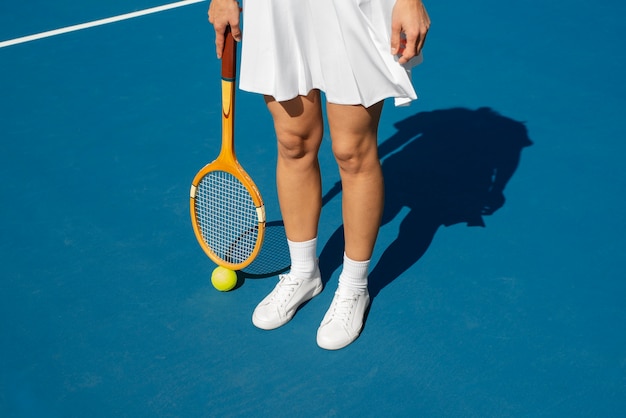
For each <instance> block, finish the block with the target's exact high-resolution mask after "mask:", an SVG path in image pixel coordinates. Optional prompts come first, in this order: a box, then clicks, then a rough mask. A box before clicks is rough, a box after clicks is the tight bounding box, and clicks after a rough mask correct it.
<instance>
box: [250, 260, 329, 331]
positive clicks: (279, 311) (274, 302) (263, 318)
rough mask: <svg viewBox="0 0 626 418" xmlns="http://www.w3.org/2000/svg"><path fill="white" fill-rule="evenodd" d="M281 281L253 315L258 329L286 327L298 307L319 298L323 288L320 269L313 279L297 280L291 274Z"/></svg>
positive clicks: (280, 277) (284, 276)
mask: <svg viewBox="0 0 626 418" xmlns="http://www.w3.org/2000/svg"><path fill="white" fill-rule="evenodd" d="M279 279H280V281H279V282H278V284H277V285H276V287H275V288H274V290H272V292H271V293H270V294H269V295H267V296H266V297H265V299H263V300H262V301H261V303H259V304H258V305H257V307H256V309H255V310H254V313H253V314H252V323H253V324H254V325H255V326H257V327H258V328H261V329H266V330H270V329H275V328H278V327H280V326H283V325H285V324H286V323H287V322H289V321H290V320H291V318H293V316H294V314H295V313H296V310H298V307H299V306H300V305H302V304H303V303H304V302H306V301H308V300H310V299H311V298H313V297H314V296H317V295H318V294H319V293H320V292H321V291H322V287H323V285H322V278H321V274H320V271H319V268H318V269H317V272H316V274H315V277H314V278H313V279H308V280H306V279H297V278H295V277H292V276H290V275H289V274H282V275H280V276H279Z"/></svg>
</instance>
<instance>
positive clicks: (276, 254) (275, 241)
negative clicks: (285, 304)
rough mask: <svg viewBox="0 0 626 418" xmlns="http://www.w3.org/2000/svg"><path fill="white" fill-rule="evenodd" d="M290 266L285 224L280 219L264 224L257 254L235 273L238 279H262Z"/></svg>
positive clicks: (284, 270) (283, 271)
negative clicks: (262, 236)
mask: <svg viewBox="0 0 626 418" xmlns="http://www.w3.org/2000/svg"><path fill="white" fill-rule="evenodd" d="M290 266H291V261H290V259H289V247H288V245H287V235H286V234H285V225H284V224H283V221H282V220H278V221H271V222H267V223H266V224H265V238H264V239H263V245H262V247H261V251H260V252H259V255H258V256H257V257H256V258H255V259H254V261H253V262H252V263H250V265H248V266H247V267H245V268H243V269H242V270H241V271H238V272H237V274H238V276H239V279H240V280H244V279H246V278H251V279H264V278H267V277H272V276H276V275H278V274H282V273H285V272H286V271H287V270H289V267H290Z"/></svg>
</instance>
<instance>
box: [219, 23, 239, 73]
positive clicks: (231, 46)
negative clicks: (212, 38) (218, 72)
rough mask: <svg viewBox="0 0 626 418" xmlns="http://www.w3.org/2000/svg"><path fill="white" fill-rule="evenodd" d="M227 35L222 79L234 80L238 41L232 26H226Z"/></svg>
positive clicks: (223, 55)
mask: <svg viewBox="0 0 626 418" xmlns="http://www.w3.org/2000/svg"><path fill="white" fill-rule="evenodd" d="M225 36H226V38H225V39H224V52H223V54H222V79H224V80H228V81H234V80H235V78H236V69H237V43H236V42H235V38H233V34H232V33H231V32H230V26H228V27H227V28H226V33H225Z"/></svg>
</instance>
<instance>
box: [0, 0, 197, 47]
mask: <svg viewBox="0 0 626 418" xmlns="http://www.w3.org/2000/svg"><path fill="white" fill-rule="evenodd" d="M203 1H205V0H184V1H179V2H176V3H170V4H165V5H163V6H158V7H152V8H150V9H145V10H139V11H137V12H132V13H126V14H123V15H119V16H113V17H109V18H106V19H99V20H94V21H93V22H87V23H81V24H78V25H73V26H67V27H65V28H59V29H54V30H49V31H46V32H41V33H36V34H33V35H28V36H22V37H20V38H15V39H9V40H7V41H2V42H0V48H5V47H7V46H11V45H18V44H22V43H25V42H31V41H36V40H38V39H44V38H49V37H51V36H56V35H62V34H64V33H70V32H76V31H79V30H83V29H89V28H93V27H96V26H102V25H108V24H110V23H115V22H120V21H122V20H127V19H133V18H135V17H139V16H145V15H149V14H152V13H158V12H163V11H165V10H170V9H175V8H177V7H183V6H188V5H190V4H195V3H200V2H203Z"/></svg>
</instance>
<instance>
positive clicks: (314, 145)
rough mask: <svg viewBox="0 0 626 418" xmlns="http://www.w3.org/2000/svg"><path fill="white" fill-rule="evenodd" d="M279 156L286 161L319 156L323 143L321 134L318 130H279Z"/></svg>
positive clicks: (277, 132)
mask: <svg viewBox="0 0 626 418" xmlns="http://www.w3.org/2000/svg"><path fill="white" fill-rule="evenodd" d="M276 134H277V140H278V154H279V157H280V158H282V159H286V160H301V159H305V158H307V157H314V156H317V152H318V150H319V146H320V143H321V136H322V135H321V133H320V132H317V130H316V129H309V130H301V131H300V130H291V129H277V130H276Z"/></svg>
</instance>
